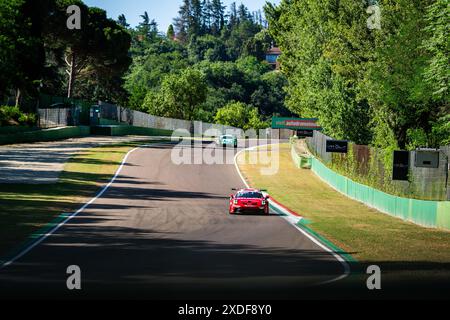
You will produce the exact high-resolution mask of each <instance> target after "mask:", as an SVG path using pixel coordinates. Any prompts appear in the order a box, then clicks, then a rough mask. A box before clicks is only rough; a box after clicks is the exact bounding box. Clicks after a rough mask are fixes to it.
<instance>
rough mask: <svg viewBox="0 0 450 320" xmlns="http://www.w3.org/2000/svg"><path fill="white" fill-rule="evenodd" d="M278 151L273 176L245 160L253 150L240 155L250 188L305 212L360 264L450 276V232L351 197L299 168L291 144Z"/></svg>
mask: <svg viewBox="0 0 450 320" xmlns="http://www.w3.org/2000/svg"><path fill="white" fill-rule="evenodd" d="M279 151H280V152H279V159H280V161H279V170H278V172H277V173H276V174H275V175H264V174H263V172H262V171H261V169H262V168H264V167H266V166H267V165H264V164H260V163H256V164H248V161H247V164H245V163H242V160H244V159H246V160H249V157H250V153H249V152H247V153H244V154H242V155H241V156H240V159H239V163H240V164H239V166H240V168H241V170H242V172H243V174H244V176H245V177H246V178H247V180H248V181H249V183H250V184H251V185H252V186H254V187H258V188H262V189H267V190H268V192H269V193H270V194H271V195H272V196H274V197H275V198H276V199H277V200H278V201H280V202H281V203H283V204H284V205H286V206H288V207H289V208H291V209H292V210H294V211H296V212H298V213H300V214H301V215H303V216H304V217H305V218H306V219H307V220H308V221H309V223H308V228H310V229H311V230H313V231H315V232H318V233H319V234H321V235H323V236H324V237H325V238H327V239H329V240H330V241H332V242H333V243H334V244H335V245H337V246H338V247H340V248H342V249H343V250H345V251H346V252H348V253H349V254H351V255H352V256H353V257H354V258H355V259H356V260H357V261H359V262H361V263H362V264H372V263H376V264H381V265H383V266H385V268H386V269H389V270H397V271H399V270H402V271H405V268H406V269H407V272H411V273H415V274H416V275H418V274H423V273H424V272H425V273H429V272H432V273H441V274H443V275H445V276H450V232H446V231H441V230H435V229H427V228H423V227H420V226H417V225H414V224H412V223H408V222H404V221H402V220H400V219H397V218H393V217H391V216H388V215H386V214H383V213H381V212H379V211H376V210H374V209H371V208H369V207H367V206H365V205H363V204H362V203H359V202H357V201H354V200H351V199H349V198H347V197H345V196H344V195H342V194H340V193H338V192H337V191H335V190H334V189H332V188H331V187H330V186H328V185H327V184H325V183H324V182H322V181H321V180H320V179H319V178H318V177H317V176H316V175H315V174H314V173H313V172H312V171H311V170H305V169H298V168H297V167H296V166H295V165H294V163H293V161H292V158H291V154H290V147H289V145H288V144H286V145H281V146H280V148H279ZM253 152H255V151H253ZM274 152H275V151H274ZM257 153H261V151H257ZM275 155H276V153H274V154H269V156H274V157H275V158H276V156H275Z"/></svg>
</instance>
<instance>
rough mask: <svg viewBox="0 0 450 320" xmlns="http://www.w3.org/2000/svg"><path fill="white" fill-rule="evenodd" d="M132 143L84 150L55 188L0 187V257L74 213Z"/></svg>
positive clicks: (90, 196) (47, 186) (46, 185)
mask: <svg viewBox="0 0 450 320" xmlns="http://www.w3.org/2000/svg"><path fill="white" fill-rule="evenodd" d="M141 143H142V142H139V143H138V142H136V143H125V144H120V145H115V146H104V147H97V148H93V149H87V150H85V151H83V152H81V153H78V154H77V155H75V156H74V157H73V158H72V159H71V160H69V162H68V163H67V164H66V165H65V168H64V171H63V172H62V173H61V175H60V179H59V181H58V182H57V183H55V184H44V185H24V184H0V257H1V256H2V255H4V254H6V253H8V252H9V251H10V250H11V248H14V247H15V246H17V245H18V244H20V243H22V242H23V241H25V240H26V239H27V238H28V236H29V235H31V234H32V233H34V232H36V231H37V230H39V228H42V227H43V226H45V225H46V224H47V223H49V222H50V221H52V220H53V219H54V218H55V217H57V216H58V215H59V214H61V213H68V212H74V211H75V210H76V209H78V208H79V207H80V205H81V204H82V203H85V202H86V201H88V200H89V199H90V198H92V197H93V196H94V195H95V194H96V192H98V191H99V189H100V188H101V187H102V186H103V185H104V184H105V183H106V182H108V181H109V180H110V179H111V177H112V176H113V174H114V173H115V172H116V170H117V168H118V166H119V165H120V163H121V161H122V159H123V157H124V156H125V154H126V153H127V152H128V151H129V150H131V149H132V148H134V147H136V145H137V144H141Z"/></svg>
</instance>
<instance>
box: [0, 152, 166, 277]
mask: <svg viewBox="0 0 450 320" xmlns="http://www.w3.org/2000/svg"><path fill="white" fill-rule="evenodd" d="M154 145H157V144H155V143H153V144H144V145H141V146H138V147H136V148H134V149H132V150H130V151H128V153H127V154H126V155H125V157H124V158H123V160H122V162H121V164H120V166H119V168H118V169H117V171H116V173H115V174H114V176H113V177H112V179H111V180H110V181H109V183H108V184H107V185H106V186H104V187H103V188H102V189H101V190H100V191H99V193H97V195H96V196H95V197H94V198H92V199H91V200H90V201H89V202H87V203H85V204H84V205H83V206H82V207H81V208H80V209H78V210H77V211H76V212H74V213H72V214H71V215H70V216H68V217H67V218H66V219H65V220H64V221H62V222H61V223H59V224H58V225H57V226H55V227H54V228H53V229H51V230H50V231H49V232H47V233H46V234H44V235H42V236H40V237H39V238H38V239H37V240H36V241H35V242H33V243H32V244H31V245H29V246H28V247H26V248H25V249H23V250H22V251H21V252H20V253H18V254H17V255H15V256H14V257H13V258H11V259H10V260H8V261H6V262H4V263H2V264H1V265H0V270H1V269H3V268H6V267H8V266H10V265H11V264H13V263H14V262H16V261H17V260H19V259H20V258H22V257H23V256H24V255H26V254H27V253H28V252H30V251H31V250H33V249H34V248H35V247H36V246H38V245H39V244H40V243H42V242H43V241H44V240H45V239H47V238H48V237H50V236H51V235H52V234H54V233H55V232H56V231H58V229H60V228H61V227H62V226H63V225H65V224H66V223H67V222H69V221H70V220H72V219H73V218H74V217H76V216H77V215H78V214H80V213H81V212H83V211H84V210H85V209H86V208H87V207H89V206H90V205H91V204H92V203H93V202H94V201H96V200H97V199H98V198H100V197H101V196H102V195H103V194H104V193H105V192H106V190H108V189H109V187H110V186H111V185H112V184H113V183H114V181H115V180H116V179H117V177H118V176H119V174H120V172H121V171H122V169H123V167H124V165H125V163H126V162H127V160H128V157H129V156H130V154H132V153H133V152H134V151H136V150H138V149H140V148H143V147H148V146H154Z"/></svg>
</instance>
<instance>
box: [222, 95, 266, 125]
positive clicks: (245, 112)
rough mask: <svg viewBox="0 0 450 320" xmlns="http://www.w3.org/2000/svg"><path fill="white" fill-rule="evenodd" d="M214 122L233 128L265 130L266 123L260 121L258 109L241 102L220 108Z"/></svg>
mask: <svg viewBox="0 0 450 320" xmlns="http://www.w3.org/2000/svg"><path fill="white" fill-rule="evenodd" d="M214 120H215V121H216V122H217V123H220V124H223V125H228V126H233V127H236V128H242V129H244V130H248V129H255V130H259V129H263V128H267V126H268V125H267V123H265V122H263V121H262V120H261V119H260V116H259V114H258V109H257V108H255V107H253V106H251V105H247V104H245V103H242V102H234V101H233V102H230V103H228V104H227V105H226V106H224V107H223V108H220V109H219V110H218V111H217V113H216V116H215V118H214Z"/></svg>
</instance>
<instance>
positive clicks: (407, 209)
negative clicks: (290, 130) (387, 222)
mask: <svg viewBox="0 0 450 320" xmlns="http://www.w3.org/2000/svg"><path fill="white" fill-rule="evenodd" d="M292 149H293V148H292ZM312 171H313V172H314V173H315V174H316V175H317V176H319V177H320V178H321V179H322V180H324V181H325V182H327V183H328V184H329V185H330V186H332V187H333V188H335V189H336V190H338V191H340V192H341V193H343V194H344V195H346V196H348V197H350V198H352V199H355V200H357V201H360V202H362V203H364V204H366V205H368V206H370V207H372V208H375V209H377V210H379V211H381V212H384V213H386V214H389V215H391V216H394V217H398V218H400V219H403V220H405V221H410V222H413V223H415V224H418V225H421V226H424V227H429V228H440V229H447V230H450V201H425V200H417V199H409V198H402V197H397V196H393V195H390V194H387V193H384V192H382V191H379V190H376V189H374V188H371V187H369V186H366V185H363V184H360V183H357V182H355V181H353V180H351V179H349V178H347V177H344V176H342V175H340V174H338V173H336V172H334V171H333V170H331V169H330V168H328V167H327V166H326V165H324V164H323V163H322V162H321V161H319V160H318V159H317V158H315V157H313V158H312Z"/></svg>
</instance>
